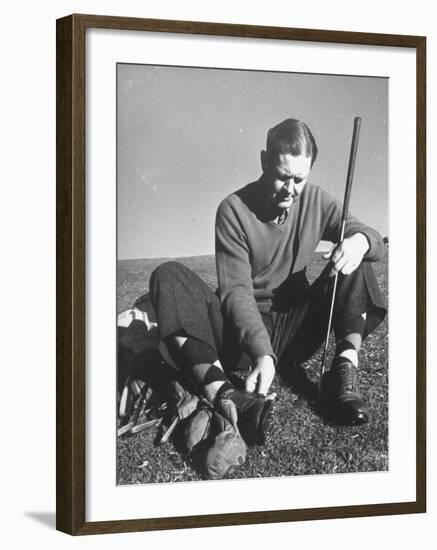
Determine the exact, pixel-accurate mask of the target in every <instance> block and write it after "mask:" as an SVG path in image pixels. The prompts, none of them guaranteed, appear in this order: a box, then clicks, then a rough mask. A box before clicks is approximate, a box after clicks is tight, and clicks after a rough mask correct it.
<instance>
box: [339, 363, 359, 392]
mask: <svg viewBox="0 0 437 550" xmlns="http://www.w3.org/2000/svg"><path fill="white" fill-rule="evenodd" d="M337 372H338V375H339V378H340V382H341V385H342V386H344V388H345V390H346V391H350V392H355V391H356V390H357V386H358V376H357V372H356V368H355V367H354V366H353V365H352V364H351V365H350V366H349V365H348V364H347V363H343V364H342V365H341V366H340V367H339V368H338V370H337Z"/></svg>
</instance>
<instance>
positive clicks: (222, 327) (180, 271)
mask: <svg viewBox="0 0 437 550" xmlns="http://www.w3.org/2000/svg"><path fill="white" fill-rule="evenodd" d="M329 269H330V266H329V265H327V267H326V268H325V269H324V270H323V271H322V273H321V274H320V275H319V277H318V278H317V279H316V280H315V281H314V283H313V284H312V285H309V283H308V286H307V287H306V288H305V289H304V290H303V291H302V292H301V295H300V296H299V298H298V299H297V300H294V302H293V305H292V306H290V307H287V308H283V307H280V308H274V307H271V308H270V309H269V310H267V311H266V310H265V307H263V308H262V311H260V314H261V317H262V320H263V322H264V325H265V327H266V330H267V332H268V334H269V337H270V339H271V342H272V347H273V351H274V353H275V355H276V358H277V362H278V364H281V363H284V362H287V363H288V362H295V361H301V362H302V361H305V360H306V359H308V358H309V357H311V356H312V355H313V354H314V353H315V352H316V351H317V349H318V348H319V347H320V345H321V343H322V342H323V340H324V338H325V336H326V329H327V322H328V316H329V308H330V300H331V296H332V286H333V279H334V278H333V277H329V276H328V273H329ZM150 297H151V300H152V303H153V307H154V309H155V312H156V318H157V322H158V327H159V332H160V337H161V339H163V340H165V339H166V338H168V337H169V336H171V335H174V334H186V335H187V336H189V337H192V338H196V339H198V340H201V341H203V342H204V343H206V344H207V345H208V346H210V347H211V348H212V349H213V350H214V351H215V352H216V354H217V357H218V358H219V359H220V361H221V363H222V366H223V368H224V370H225V371H238V370H247V369H248V368H249V366H250V364H251V362H252V360H251V359H250V357H249V355H248V354H247V353H246V350H244V349H241V346H240V345H239V342H238V335H237V334H236V331H235V329H234V327H233V325H232V319H226V318H224V316H223V314H222V308H221V305H220V301H219V298H218V296H217V295H216V294H215V293H214V292H213V291H212V290H211V289H210V288H209V287H208V286H207V285H206V283H205V282H204V281H203V280H202V279H201V278H200V277H199V276H198V275H197V274H196V273H194V272H193V271H191V270H190V269H188V268H187V267H185V266H184V265H182V264H181V263H178V262H174V261H170V262H165V263H163V264H161V265H160V266H159V267H157V268H156V269H155V270H154V272H153V273H152V275H151V278H150ZM264 305H265V304H264ZM136 306H138V307H141V304H136ZM386 312H387V310H386V308H385V305H384V303H383V300H382V296H381V293H380V290H379V287H378V283H377V280H376V277H375V274H374V271H373V267H372V265H371V264H370V263H369V262H362V263H361V265H360V266H359V267H358V268H357V269H356V270H355V271H354V272H353V273H351V274H350V275H342V274H339V277H338V283H337V292H336V300H335V306H334V314H333V328H334V331H335V333H336V337H337V339H339V338H341V337H343V336H345V335H347V333H348V326H349V324H350V322H351V321H352V320H353V319H355V318H356V317H358V316H360V315H361V314H363V313H366V314H367V316H366V321H365V327H364V334H363V339H364V338H365V337H366V336H367V335H368V334H370V333H371V332H372V331H373V330H374V329H375V328H376V327H377V326H378V325H379V323H381V321H382V320H383V319H384V317H385V315H386Z"/></svg>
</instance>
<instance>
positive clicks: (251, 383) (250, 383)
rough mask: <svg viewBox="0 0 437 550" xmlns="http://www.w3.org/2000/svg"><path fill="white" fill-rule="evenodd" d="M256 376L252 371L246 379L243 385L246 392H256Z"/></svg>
mask: <svg viewBox="0 0 437 550" xmlns="http://www.w3.org/2000/svg"><path fill="white" fill-rule="evenodd" d="M257 378H258V376H257V373H256V372H255V371H252V372H251V373H250V374H249V376H248V377H247V378H246V382H245V383H244V387H245V389H246V391H250V392H254V391H255V390H256V380H257Z"/></svg>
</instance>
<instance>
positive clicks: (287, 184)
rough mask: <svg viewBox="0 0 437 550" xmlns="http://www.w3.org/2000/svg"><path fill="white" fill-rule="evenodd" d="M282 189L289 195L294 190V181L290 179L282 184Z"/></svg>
mask: <svg viewBox="0 0 437 550" xmlns="http://www.w3.org/2000/svg"><path fill="white" fill-rule="evenodd" d="M284 187H285V189H286V190H287V192H288V193H290V191H293V189H294V181H293V180H292V179H289V180H287V181H286V182H285V183H284Z"/></svg>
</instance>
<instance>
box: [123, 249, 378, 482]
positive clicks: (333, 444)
mask: <svg viewBox="0 0 437 550" xmlns="http://www.w3.org/2000/svg"><path fill="white" fill-rule="evenodd" d="M162 261H164V260H162V259H158V260H155V259H154V260H124V261H120V262H119V264H118V296H117V299H118V302H117V304H118V311H122V310H124V309H127V308H129V307H131V306H132V304H133V302H134V301H135V299H136V298H138V296H140V295H141V294H143V293H144V292H147V290H148V282H149V277H150V274H151V273H152V271H153V269H154V268H155V267H156V266H157V265H159V264H160V263H161V262H162ZM178 261H181V262H182V263H184V264H185V265H187V266H188V267H190V268H191V269H193V270H194V271H195V272H196V273H197V274H198V275H199V276H200V277H201V278H202V279H203V280H204V281H205V282H206V283H207V284H208V285H209V286H210V287H211V288H213V289H214V288H215V286H216V276H215V263H214V257H213V256H199V257H192V258H181V259H178ZM323 265H324V260H323V259H322V258H321V255H320V254H315V257H314V261H313V263H312V265H311V266H310V269H309V276H310V279H314V278H315V277H316V276H317V274H318V273H319V272H320V271H321V269H322V267H323ZM374 267H375V272H376V276H377V279H378V282H379V285H380V288H381V291H382V293H383V296H384V297H385V299H386V300H387V299H388V288H387V284H388V259H387V257H386V258H384V259H383V260H382V261H381V262H378V263H377V264H374ZM331 348H332V346H331ZM320 358H321V354H320V351H319V352H318V353H317V354H316V355H315V356H314V357H313V358H311V360H309V361H308V362H307V363H305V364H304V365H303V367H304V368H305V371H306V373H307V375H308V377H309V378H310V379H312V380H314V381H316V379H317V373H318V369H319V368H320ZM328 364H329V363H328ZM360 388H361V393H362V395H363V397H364V398H365V400H366V402H367V403H368V404H369V406H370V411H371V419H370V422H369V423H368V424H367V425H365V426H361V427H345V426H336V425H333V424H330V423H328V422H326V421H325V420H323V418H321V416H320V415H319V414H318V411H317V407H316V406H315V404H314V403H311V402H307V401H305V400H302V399H299V397H300V395H298V394H297V393H294V391H295V390H291V389H290V387H289V385H288V384H287V382H286V381H285V380H284V379H282V378H281V377H279V376H277V377H276V378H275V381H274V383H273V385H272V390H273V391H275V392H277V399H276V401H275V405H274V413H273V429H272V430H271V435H270V437H269V438H268V440H267V442H266V444H265V445H263V446H262V447H249V449H248V454H247V460H246V462H245V464H244V465H243V466H242V467H241V468H240V469H239V470H237V471H236V472H235V473H234V474H232V475H231V476H230V478H259V477H272V476H274V477H279V476H291V475H308V474H334V473H346V472H373V471H385V470H388V326H387V319H386V320H385V321H384V322H383V323H382V324H381V325H380V326H379V327H378V328H377V329H376V330H375V331H374V332H373V333H372V334H371V335H369V336H368V338H367V339H366V341H365V342H364V344H363V347H362V349H361V351H360ZM159 429H160V428H150V429H149V430H146V431H143V432H140V433H138V434H136V435H131V436H129V435H125V436H121V437H119V438H118V440H117V483H118V484H135V483H139V484H143V483H155V482H177V481H194V480H200V479H202V476H201V474H200V473H199V472H198V471H196V469H195V468H194V467H193V466H192V464H191V463H190V462H189V460H188V458H187V457H186V455H185V453H184V449H183V445H182V444H181V442H180V441H181V433H180V430H179V432H178V430H176V432H175V433H174V437H173V438H172V439H171V440H170V441H169V442H168V443H166V444H165V445H163V446H159V447H158V446H156V441H157V437H158V435H159Z"/></svg>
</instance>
